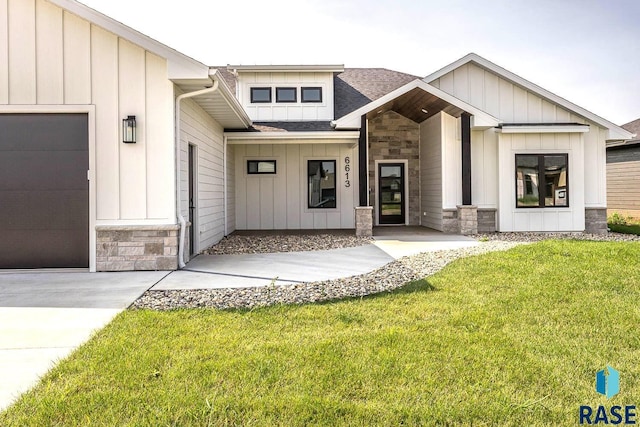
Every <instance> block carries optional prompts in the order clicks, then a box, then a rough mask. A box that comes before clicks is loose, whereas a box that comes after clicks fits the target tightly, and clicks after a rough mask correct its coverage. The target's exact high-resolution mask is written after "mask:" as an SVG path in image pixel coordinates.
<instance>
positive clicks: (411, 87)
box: [333, 80, 499, 235]
mask: <svg viewBox="0 0 640 427" xmlns="http://www.w3.org/2000/svg"><path fill="white" fill-rule="evenodd" d="M333 124H334V126H335V128H336V129H337V130H343V129H354V128H357V129H358V130H359V132H360V138H359V143H358V155H359V163H360V165H361V168H360V170H359V176H360V188H359V206H358V208H357V209H356V218H357V220H356V222H357V227H356V228H357V230H356V232H357V233H358V234H361V235H371V233H372V230H373V227H385V226H392V225H396V226H397V225H405V226H421V227H428V228H431V229H434V230H438V231H444V232H447V233H459V234H473V233H476V232H478V231H479V222H478V221H479V218H478V210H477V208H476V207H475V206H474V204H473V197H472V179H471V178H472V175H471V168H472V164H471V163H472V148H471V145H472V141H471V140H472V132H473V131H479V132H484V131H486V130H487V129H492V128H493V127H495V126H497V125H498V124H499V121H498V119H496V118H495V117H493V116H490V115H488V114H487V113H485V112H483V111H481V110H478V109H477V108H475V107H473V106H471V105H469V104H466V103H464V102H462V101H460V100H459V99H457V98H454V97H452V96H451V95H449V94H447V93H445V92H443V91H441V90H439V89H437V88H435V87H433V86H430V85H428V84H426V83H425V82H423V81H422V80H415V81H414V82H411V83H409V84H407V85H405V86H403V87H401V88H399V89H397V90H395V91H394V92H391V93H389V94H388V95H386V96H384V97H382V98H380V99H378V100H376V101H374V102H371V103H369V104H367V105H365V106H364V107H362V108H360V109H358V110H356V111H354V112H353V113H351V114H349V115H347V116H345V117H343V118H341V119H339V120H337V121H334V122H333ZM489 214H490V215H492V216H493V217H494V219H493V220H491V218H489V221H487V220H486V219H485V213H484V212H481V214H480V231H495V211H493V212H490V213H489ZM358 218H359V219H358ZM490 223H492V224H493V227H491V224H490ZM491 228H492V229H491Z"/></svg>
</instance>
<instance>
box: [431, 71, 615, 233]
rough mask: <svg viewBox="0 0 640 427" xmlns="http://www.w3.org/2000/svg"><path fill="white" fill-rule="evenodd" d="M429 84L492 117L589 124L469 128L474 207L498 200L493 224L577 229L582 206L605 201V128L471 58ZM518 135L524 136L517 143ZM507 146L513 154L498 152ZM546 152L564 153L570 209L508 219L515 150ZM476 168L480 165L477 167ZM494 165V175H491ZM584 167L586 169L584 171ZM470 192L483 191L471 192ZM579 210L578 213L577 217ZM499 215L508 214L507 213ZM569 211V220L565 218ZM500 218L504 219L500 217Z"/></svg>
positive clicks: (512, 206)
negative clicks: (549, 130) (578, 129)
mask: <svg viewBox="0 0 640 427" xmlns="http://www.w3.org/2000/svg"><path fill="white" fill-rule="evenodd" d="M431 84H432V85H434V86H435V87H438V88H439V89H441V90H443V91H445V92H447V93H449V94H451V95H453V96H455V97H457V98H459V99H461V100H463V101H465V102H468V103H469V104H471V105H473V106H475V107H477V108H480V109H482V110H484V111H486V112H487V113H489V114H491V115H493V116H495V117H498V118H499V119H500V120H501V121H502V122H504V123H580V124H586V125H589V132H587V133H584V134H581V135H577V134H547V135H540V134H537V136H532V135H531V134H529V135H526V136H525V135H524V134H522V135H517V134H512V136H511V137H508V138H507V135H500V136H499V137H498V136H497V134H495V133H494V132H493V131H491V130H488V131H484V132H481V133H480V132H473V134H472V144H471V146H472V156H473V160H472V175H473V189H472V191H473V197H474V204H477V205H478V206H479V207H493V205H494V204H498V205H499V208H500V210H501V211H503V212H501V213H500V216H499V225H498V226H499V229H500V230H501V231H511V230H515V229H517V230H521V229H522V226H523V224H524V223H525V222H528V223H529V230H541V231H556V230H577V231H582V230H584V215H583V213H584V208H585V207H606V137H607V130H606V129H604V128H602V127H601V126H599V125H597V124H595V123H593V122H592V121H590V120H587V119H586V118H584V117H582V116H579V115H577V114H575V113H573V112H571V111H569V110H567V109H566V108H563V107H562V106H560V105H557V104H555V103H553V102H550V101H549V100H547V99H544V98H542V97H541V96H539V95H537V94H536V93H533V92H531V91H530V90H527V89H525V88H523V87H521V86H519V85H517V84H514V83H513V82H511V81H510V80H507V79H504V78H502V77H500V76H498V75H496V74H495V73H493V72H491V71H489V70H486V69H484V68H482V67H480V66H478V65H477V64H475V63H472V62H470V63H467V64H465V65H462V66H460V67H459V68H457V69H455V70H453V71H451V72H449V73H447V74H445V75H443V76H441V77H440V78H438V79H436V80H434V81H433V82H431ZM550 135H551V136H550ZM550 138H554V141H555V142H554V143H551V142H550V141H551V140H550ZM512 140H513V141H516V142H515V143H514V144H511V142H508V141H512ZM522 141H526V142H525V143H522ZM531 141H534V142H531ZM538 141H539V142H538ZM569 141H571V142H569ZM578 141H579V143H578ZM503 144H507V146H503ZM514 147H515V148H514ZM498 149H499V151H500V154H499V160H498V161H499V165H498V166H499V167H498V168H493V167H491V163H490V162H491V161H492V160H491V158H492V157H493V156H494V154H493V152H494V151H495V152H496V153H497V151H498ZM518 150H521V151H518ZM568 150H571V151H568ZM507 152H510V153H511V154H513V156H512V158H510V159H507V158H506V157H504V156H505V153H507ZM547 152H548V153H554V152H566V153H569V169H570V174H571V176H573V179H572V181H571V182H572V184H571V187H572V190H571V196H570V197H571V204H572V208H571V211H572V212H571V214H568V213H567V212H565V214H560V213H558V216H557V220H555V219H554V220H550V219H549V220H546V221H541V219H540V218H550V217H552V216H554V215H553V214H552V212H553V209H552V210H549V209H544V211H545V212H544V214H542V213H540V214H533V213H531V214H528V217H529V219H527V221H524V220H523V219H522V218H523V217H524V216H523V214H520V213H519V214H518V215H516V217H518V218H519V219H517V220H515V219H513V221H512V220H511V219H509V218H510V217H511V214H508V213H507V212H504V209H507V210H508V211H509V212H514V209H515V193H514V191H510V190H509V191H507V186H512V185H515V183H512V181H514V178H513V176H514V174H515V169H514V168H515V154H516V153H523V154H524V153H537V154H546V153H547ZM481 158H484V162H482V161H479V160H480V159H481ZM476 159H477V160H478V161H476ZM488 162H489V163H488ZM480 168H481V169H483V170H482V171H480V170H479V169H480ZM496 170H497V171H499V177H496V176H495V171H496ZM584 171H588V173H585V172H584ZM492 174H493V175H492ZM496 178H498V179H499V186H500V187H499V193H495V192H494V190H493V188H492V186H491V182H496V181H495V180H496ZM576 179H578V180H579V182H578V181H576ZM505 180H506V182H505ZM476 194H484V195H483V196H481V197H480V198H476ZM498 194H500V200H499V201H498V200H497V196H498ZM494 195H495V196H494ZM511 199H513V200H511ZM507 200H511V201H512V204H508V203H507ZM581 214H582V218H578V216H579V215H581ZM505 215H508V217H509V218H508V217H507V216H505ZM569 216H571V217H572V218H573V220H571V221H569V220H568V218H569ZM514 218H515V217H514ZM503 221H506V222H504V223H503ZM537 224H543V226H542V228H539V227H538V226H537ZM581 227H582V228H581Z"/></svg>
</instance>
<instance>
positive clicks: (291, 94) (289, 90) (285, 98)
mask: <svg viewBox="0 0 640 427" xmlns="http://www.w3.org/2000/svg"><path fill="white" fill-rule="evenodd" d="M276 102H298V94H297V90H296V88H295V87H277V88H276Z"/></svg>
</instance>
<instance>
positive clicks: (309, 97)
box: [300, 87, 322, 102]
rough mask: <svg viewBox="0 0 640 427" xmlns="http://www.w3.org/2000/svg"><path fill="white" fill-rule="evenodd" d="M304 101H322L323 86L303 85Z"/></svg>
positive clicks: (301, 91) (301, 92)
mask: <svg viewBox="0 0 640 427" xmlns="http://www.w3.org/2000/svg"><path fill="white" fill-rule="evenodd" d="M300 94H301V98H302V102H322V88H321V87H303V88H301V89H300Z"/></svg>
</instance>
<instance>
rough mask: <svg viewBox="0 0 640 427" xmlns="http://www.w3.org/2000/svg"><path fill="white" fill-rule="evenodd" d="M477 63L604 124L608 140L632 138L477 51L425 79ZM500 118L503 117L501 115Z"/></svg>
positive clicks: (591, 119)
mask: <svg viewBox="0 0 640 427" xmlns="http://www.w3.org/2000/svg"><path fill="white" fill-rule="evenodd" d="M470 63H472V64H475V65H477V66H479V67H480V68H482V69H485V70H488V71H489V72H491V73H493V74H495V75H496V76H498V77H500V78H502V79H504V80H506V81H508V82H510V83H512V84H513V85H515V86H517V87H520V88H523V89H525V90H526V91H529V92H531V93H534V94H535V95H537V96H539V97H540V98H542V99H544V100H547V101H549V102H551V103H552V104H556V105H559V106H561V107H563V108H564V109H566V110H568V111H569V112H572V113H575V114H577V115H579V116H581V117H584V118H585V119H587V120H590V121H592V122H594V123H596V124H598V125H600V126H602V127H603V128H605V129H607V130H608V137H607V140H627V139H630V138H632V134H631V133H630V132H628V131H626V130H624V129H623V128H621V127H620V126H617V125H616V124H614V123H612V122H610V121H608V120H606V119H604V118H602V117H600V116H598V115H596V114H594V113H592V112H590V111H587V110H586V109H584V108H582V107H580V106H578V105H576V104H573V103H572V102H569V101H567V100H566V99H564V98H562V97H560V96H558V95H556V94H554V93H552V92H549V91H548V90H546V89H544V88H542V87H540V86H538V85H536V84H534V83H531V82H530V81H528V80H525V79H524V78H522V77H520V76H518V75H516V74H514V73H512V72H511V71H508V70H506V69H504V68H502V67H500V66H498V65H496V64H494V63H492V62H490V61H488V60H486V59H484V58H482V57H481V56H479V55H477V54H475V53H470V54H468V55H466V56H464V57H462V58H460V59H459V60H457V61H455V62H453V63H451V64H449V65H447V66H446V67H444V68H442V69H440V70H438V71H436V72H435V73H433V74H430V75H428V76H427V77H425V78H424V79H423V80H424V81H425V82H427V83H430V84H432V83H434V82H435V81H436V80H438V79H440V78H442V77H444V76H446V75H447V74H449V73H451V72H454V71H456V70H458V69H461V68H462V67H464V66H465V65H467V64H470ZM500 119H503V118H502V117H500Z"/></svg>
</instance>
